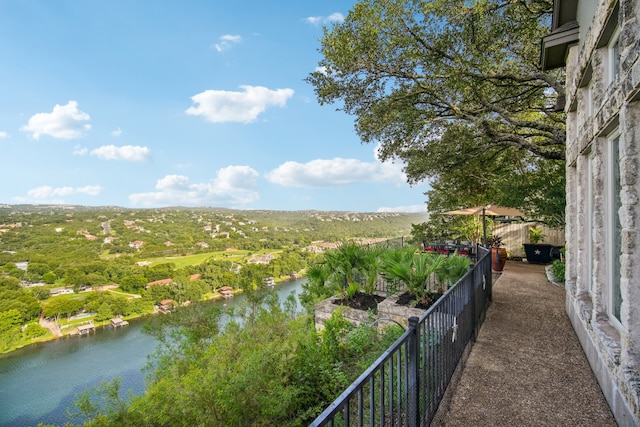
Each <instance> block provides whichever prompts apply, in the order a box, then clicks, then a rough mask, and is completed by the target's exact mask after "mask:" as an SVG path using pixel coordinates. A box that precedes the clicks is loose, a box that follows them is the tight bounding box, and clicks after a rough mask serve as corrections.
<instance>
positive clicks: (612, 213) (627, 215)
mask: <svg viewBox="0 0 640 427" xmlns="http://www.w3.org/2000/svg"><path fill="white" fill-rule="evenodd" d="M639 17H640V0H598V1H586V0H555V1H554V5H553V22H552V28H551V33H550V34H549V35H548V36H546V37H545V38H544V39H543V41H542V66H543V68H545V69H554V68H559V67H565V68H566V88H565V91H566V95H565V100H564V101H565V102H564V109H565V111H566V113H567V126H566V133H567V139H566V159H567V169H566V173H567V188H566V192H567V205H566V241H567V242H570V243H569V244H568V245H567V248H566V250H567V253H566V259H567V265H566V270H567V271H566V307H567V314H568V315H569V318H570V319H571V322H572V324H573V327H574V329H575V331H576V334H577V336H578V337H579V339H580V342H581V344H582V347H583V348H584V351H585V354H586V355H587V358H588V360H589V363H590V364H591V368H592V370H593V372H594V373H595V375H596V377H597V379H598V382H599V383H600V387H601V388H602V392H603V394H604V395H605V397H606V399H607V401H608V403H609V406H610V407H611V410H612V412H613V414H614V416H615V418H616V421H617V422H618V424H619V425H625V426H628V425H631V426H633V425H636V426H637V425H639V424H640V232H639V230H640V203H638V202H639V201H640V103H639V102H638V101H639V100H640V61H639V60H638V57H639V54H640V42H639V40H640V38H639V36H638V35H639V34H640V20H639V19H638V18H639ZM576 392H577V393H579V391H576Z"/></svg>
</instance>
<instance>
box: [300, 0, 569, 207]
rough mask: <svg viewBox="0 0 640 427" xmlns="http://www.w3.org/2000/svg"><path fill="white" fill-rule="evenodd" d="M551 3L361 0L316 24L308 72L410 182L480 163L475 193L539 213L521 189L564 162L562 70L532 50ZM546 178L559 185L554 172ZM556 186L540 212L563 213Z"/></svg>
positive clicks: (533, 197)
mask: <svg viewBox="0 0 640 427" xmlns="http://www.w3.org/2000/svg"><path fill="white" fill-rule="evenodd" d="M551 7H552V0H526V1H525V0H480V1H458V0H431V1H424V0H362V1H360V2H358V3H357V4H356V5H355V6H354V8H353V10H352V11H351V12H350V13H349V14H348V16H347V17H346V19H345V20H344V22H342V23H339V24H336V25H334V26H332V27H328V28H325V31H324V36H323V38H322V40H321V48H320V52H321V54H322V56H323V58H322V60H321V61H320V67H319V68H318V70H317V71H316V72H314V73H312V74H311V75H310V76H309V77H308V79H307V81H308V82H310V83H311V84H312V85H313V86H314V87H315V90H316V94H317V96H318V99H319V101H320V103H322V104H326V103H336V104H337V105H338V108H339V109H342V110H344V111H345V112H347V113H348V114H351V115H354V116H355V126H356V130H357V132H358V134H359V136H360V137H361V138H362V140H363V141H364V142H376V143H379V144H380V146H381V149H380V151H379V155H380V157H381V159H382V160H389V159H394V158H400V159H403V160H405V161H406V162H407V168H406V172H407V175H408V179H409V182H410V183H412V184H415V183H417V182H419V181H421V180H423V179H431V180H432V182H435V183H437V182H439V181H441V182H440V183H441V184H444V185H445V186H446V185H447V184H450V183H451V182H454V181H458V180H459V178H460V176H459V174H460V171H461V170H462V171H464V170H473V171H474V172H475V171H476V170H477V169H478V168H479V167H480V169H482V170H483V177H482V179H480V180H479V181H478V182H477V184H475V185H476V190H482V191H485V192H484V193H483V192H482V191H476V194H477V195H479V196H480V198H482V197H483V196H484V198H485V199H488V198H492V199H489V200H484V201H483V203H489V202H502V203H505V204H509V205H511V206H517V207H520V208H524V209H525V210H528V211H529V212H531V213H533V214H542V215H549V213H548V212H544V211H545V209H546V210H548V208H545V204H546V201H543V203H542V204H540V203H538V202H539V201H540V200H539V198H540V194H530V193H529V192H530V191H534V190H533V187H532V186H531V185H530V184H531V183H532V182H533V181H538V180H543V178H542V177H545V176H546V177H548V176H549V175H550V174H557V173H558V172H560V174H561V175H562V174H563V166H564V148H565V126H564V120H565V117H564V114H563V112H562V111H558V108H556V105H557V100H558V99H563V98H564V89H563V85H564V80H563V79H564V76H563V74H562V73H561V72H556V71H553V72H545V71H543V70H542V69H541V68H540V61H539V58H540V54H539V52H540V44H539V40H540V39H541V38H542V36H544V35H545V33H546V32H547V31H548V20H549V16H550V15H549V14H550V12H551ZM456 174H457V175H458V176H455V175H456ZM546 182H549V181H548V180H546ZM505 183H506V184H507V187H512V188H505ZM527 183H529V184H527ZM553 183H554V186H555V187H558V188H562V187H563V185H564V180H563V178H558V179H554V180H553ZM511 184H513V185H511ZM525 184H527V185H525ZM555 187H554V188H553V189H551V191H550V192H549V194H553V197H557V193H558V191H557V190H558V188H555ZM496 188H500V189H501V191H498V192H497V193H498V194H496V191H495V190H496ZM450 190H454V191H455V189H454V188H450ZM514 192H517V194H514ZM561 193H562V192H561ZM545 197H546V195H545V193H544V192H543V193H542V198H543V199H544V198H545ZM560 197H561V199H560V200H557V199H554V200H552V205H553V207H554V209H555V211H554V212H551V213H550V216H551V217H555V218H559V217H561V216H562V212H561V211H562V209H563V195H562V194H561V195H560ZM479 202H481V201H479ZM459 203H461V204H463V203H467V201H466V200H460V201H459ZM558 206H560V212H559V211H558V210H557V207H558ZM452 207H453V206H452Z"/></svg>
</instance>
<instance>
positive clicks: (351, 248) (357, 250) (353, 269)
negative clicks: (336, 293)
mask: <svg viewBox="0 0 640 427" xmlns="http://www.w3.org/2000/svg"><path fill="white" fill-rule="evenodd" d="M324 263H325V264H326V268H327V269H328V270H329V272H330V275H329V277H328V279H327V280H328V281H329V282H330V283H331V284H332V285H333V286H334V288H339V287H341V288H342V290H343V291H346V289H350V292H349V294H350V295H351V296H353V294H354V292H353V290H354V289H355V286H356V285H357V286H358V287H359V286H360V281H359V279H364V283H366V284H368V286H367V290H368V291H370V292H371V293H373V286H375V277H376V275H377V273H378V269H377V253H376V252H375V251H372V250H370V249H368V248H365V247H363V246H361V245H359V244H357V243H354V242H349V243H345V244H343V245H341V246H340V247H338V248H337V249H335V250H332V251H327V252H326V253H325V256H324ZM346 296H349V295H346Z"/></svg>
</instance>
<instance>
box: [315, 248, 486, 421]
mask: <svg viewBox="0 0 640 427" xmlns="http://www.w3.org/2000/svg"><path fill="white" fill-rule="evenodd" d="M476 250H477V254H478V262H476V264H475V265H474V266H473V268H472V269H470V270H469V272H468V273H467V274H466V275H465V276H464V277H462V278H461V279H460V280H459V281H458V282H457V283H456V284H455V285H453V286H452V287H451V288H449V289H448V290H447V292H446V293H445V294H444V295H443V296H442V297H441V298H440V299H438V301H437V302H436V303H435V304H434V305H432V306H431V307H430V308H429V309H428V310H427V311H426V312H425V313H424V314H423V315H422V316H420V317H419V318H418V317H411V318H410V319H409V328H408V329H407V331H406V332H405V333H404V334H403V335H402V336H401V337H400V338H398V340H397V341H396V342H395V343H394V344H393V345H391V347H389V348H388V349H387V350H386V351H385V352H384V354H382V355H381V356H380V357H379V358H378V359H377V360H376V361H375V362H374V363H373V364H372V365H371V366H370V367H369V368H368V369H367V370H366V371H365V372H364V373H363V374H362V375H360V377H359V378H358V379H357V380H356V381H355V382H354V383H353V384H351V386H349V388H347V389H346V390H345V391H344V392H343V393H342V394H341V395H340V396H339V397H338V398H337V399H336V400H335V401H334V402H333V403H332V404H331V405H329V407H327V408H326V409H325V410H324V411H323V412H322V413H321V414H320V415H319V416H318V417H317V418H316V419H315V420H314V421H313V422H312V423H311V426H325V425H327V426H364V425H369V426H409V427H414V426H424V425H429V423H430V422H431V420H432V419H433V417H434V415H435V413H436V411H437V409H438V405H439V404H440V402H441V400H442V398H443V396H444V393H445V390H446V388H447V386H448V384H449V381H450V380H451V377H452V375H453V373H454V371H455V369H456V366H457V365H458V362H459V361H460V359H461V357H462V355H463V352H464V350H465V347H466V346H467V344H469V343H470V341H472V340H475V338H476V336H477V333H478V330H479V328H480V325H481V324H482V322H483V321H484V317H485V314H486V310H487V307H488V305H489V301H490V300H491V287H492V276H491V256H490V255H491V252H490V251H489V250H487V249H485V248H483V247H480V246H478V247H477V248H476Z"/></svg>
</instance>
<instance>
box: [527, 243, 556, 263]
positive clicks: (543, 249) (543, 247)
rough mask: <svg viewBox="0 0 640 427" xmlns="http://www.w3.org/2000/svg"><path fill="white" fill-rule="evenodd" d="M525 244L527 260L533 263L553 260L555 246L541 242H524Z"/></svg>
mask: <svg viewBox="0 0 640 427" xmlns="http://www.w3.org/2000/svg"><path fill="white" fill-rule="evenodd" d="M523 246H524V252H525V255H526V256H527V262H529V263H531V264H549V263H550V262H551V261H553V257H552V251H553V250H554V249H555V246H553V245H547V244H540V243H524V244H523Z"/></svg>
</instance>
